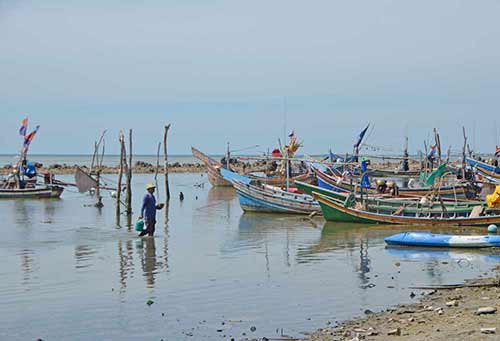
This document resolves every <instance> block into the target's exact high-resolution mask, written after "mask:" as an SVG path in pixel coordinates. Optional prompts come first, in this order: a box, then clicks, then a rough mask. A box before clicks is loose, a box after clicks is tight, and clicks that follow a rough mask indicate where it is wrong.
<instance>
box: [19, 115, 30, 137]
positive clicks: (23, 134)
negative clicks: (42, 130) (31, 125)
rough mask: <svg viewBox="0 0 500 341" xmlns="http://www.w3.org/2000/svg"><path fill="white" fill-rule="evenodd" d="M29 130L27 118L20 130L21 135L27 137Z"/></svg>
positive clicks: (22, 122)
mask: <svg viewBox="0 0 500 341" xmlns="http://www.w3.org/2000/svg"><path fill="white" fill-rule="evenodd" d="M27 130H28V118H27V117H25V118H24V119H23V120H22V121H21V128H19V135H21V136H26V131H27Z"/></svg>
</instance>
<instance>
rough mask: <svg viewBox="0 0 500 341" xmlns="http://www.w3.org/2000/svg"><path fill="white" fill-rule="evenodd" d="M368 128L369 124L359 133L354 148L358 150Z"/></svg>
mask: <svg viewBox="0 0 500 341" xmlns="http://www.w3.org/2000/svg"><path fill="white" fill-rule="evenodd" d="M369 126H370V123H368V125H367V126H366V128H365V129H363V130H362V131H361V133H359V136H358V140H357V141H356V143H355V144H354V148H358V147H359V145H360V144H361V141H363V138H364V137H365V134H366V131H367V130H368V127H369Z"/></svg>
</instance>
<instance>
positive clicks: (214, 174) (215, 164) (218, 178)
mask: <svg viewBox="0 0 500 341" xmlns="http://www.w3.org/2000/svg"><path fill="white" fill-rule="evenodd" d="M191 151H192V153H193V156H194V157H195V158H197V159H198V160H200V161H201V162H203V163H204V164H205V166H206V167H207V174H208V181H209V182H210V184H211V185H212V186H214V187H228V186H233V185H232V183H231V182H230V181H227V180H225V179H224V177H223V176H222V175H221V170H223V169H227V167H224V166H223V165H222V163H220V162H219V161H217V160H214V159H212V158H211V157H209V156H208V155H206V154H204V153H202V152H201V151H199V150H198V149H196V148H194V147H191ZM229 170H230V171H232V170H231V169H229ZM246 176H247V177H248V178H250V179H253V180H256V181H260V182H261V183H265V184H268V185H272V186H282V185H285V184H286V182H287V177H286V176H285V175H276V176H271V177H266V176H259V175H256V174H246ZM310 177H311V171H310V169H309V167H307V168H306V169H305V171H304V173H301V174H297V175H294V176H290V177H289V178H288V182H289V183H290V184H293V183H294V181H307V180H308V179H310Z"/></svg>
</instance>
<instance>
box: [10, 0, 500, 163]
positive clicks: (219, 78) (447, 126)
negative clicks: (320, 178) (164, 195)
mask: <svg viewBox="0 0 500 341" xmlns="http://www.w3.org/2000/svg"><path fill="white" fill-rule="evenodd" d="M499 16H500V2H498V1H490V0H483V1H480V2H474V1H458V0H455V1H448V0H442V1H427V0H423V1H404V0H394V1H389V0H379V1H356V0H353V1H337V0H324V1H322V0H317V1H293V0H288V1H281V0H277V1H260V0H254V1H238V0H231V1H229V0H228V1H226V0H212V1H211V0H205V1H202V0H183V1H169V0H166V1H159V0H158V1H153V0H150V1H148V0H145V1H141V2H140V3H139V2H137V1H128V0H121V1H118V0H116V1H114V0H109V1H95V0H87V1H70V0H65V1H56V0H44V1H30V0H26V1H15V0H0V154H9V153H15V152H16V151H17V150H18V149H19V145H20V144H21V143H22V139H21V137H20V136H19V135H17V131H18V129H19V125H20V122H21V120H22V118H24V117H25V116H28V117H29V119H30V126H31V127H34V126H35V125H37V124H39V125H41V128H40V131H39V134H38V135H37V137H36V139H35V141H34V142H33V144H32V147H31V152H32V153H51V154H81V153H91V152H92V145H93V141H94V140H95V139H96V138H97V136H98V135H99V134H100V132H101V131H102V130H103V129H107V130H108V133H107V146H108V147H107V148H108V149H109V152H110V153H117V152H118V142H117V136H118V131H119V130H120V129H124V130H127V129H129V128H133V129H134V144H135V152H136V153H139V154H154V153H155V152H156V145H157V143H158V141H160V140H161V139H162V134H163V126H164V125H165V124H168V123H171V124H172V128H171V133H170V135H169V141H170V143H169V151H170V152H171V153H172V154H189V153H190V147H191V145H194V146H196V147H198V148H199V149H201V150H203V151H206V152H208V153H219V154H220V153H223V152H224V150H225V148H226V143H227V142H230V143H231V148H232V149H234V150H238V149H243V148H246V147H248V146H253V145H259V147H258V148H257V149H255V150H254V151H255V152H261V151H266V150H267V148H274V147H276V146H277V143H278V142H277V141H278V138H281V139H283V131H284V130H286V131H287V132H289V131H291V130H292V129H294V130H295V132H296V134H297V135H298V137H299V139H300V140H302V141H303V143H304V149H303V151H304V152H306V153H309V154H318V153H326V152H327V151H328V149H329V148H332V149H333V150H335V151H338V152H349V151H352V145H353V142H354V141H355V139H356V136H357V134H359V132H360V131H361V130H362V129H363V128H364V126H366V124H367V123H371V126H372V128H371V129H370V132H369V134H368V139H367V141H366V142H367V144H369V145H372V146H377V147H381V149H382V151H377V153H380V152H386V153H389V152H396V153H397V152H400V151H401V149H402V147H403V144H404V137H405V135H406V134H408V136H409V146H410V152H413V153H416V152H417V151H418V150H419V149H422V148H423V141H424V140H427V139H430V138H431V136H432V129H433V128H434V127H436V128H438V129H439V131H440V135H441V143H442V145H443V149H447V148H448V146H452V149H453V150H454V151H459V150H460V148H461V145H462V143H463V138H462V126H465V127H466V129H467V134H468V136H469V141H470V144H471V146H472V147H473V148H474V149H476V150H480V151H483V152H492V151H494V147H495V144H500V139H499V132H498V130H499V129H498V126H499V125H500V118H498V119H497V117H500V116H499V113H500V103H499V90H500V44H498V37H499V36H500V21H499V20H498V18H499Z"/></svg>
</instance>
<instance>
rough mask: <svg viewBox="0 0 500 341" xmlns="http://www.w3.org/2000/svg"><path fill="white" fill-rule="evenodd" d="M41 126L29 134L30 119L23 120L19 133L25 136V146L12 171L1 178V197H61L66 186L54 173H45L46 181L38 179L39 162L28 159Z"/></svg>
mask: <svg viewBox="0 0 500 341" xmlns="http://www.w3.org/2000/svg"><path fill="white" fill-rule="evenodd" d="M39 127H40V126H37V127H36V128H35V129H34V130H33V131H32V132H30V133H29V134H27V130H28V119H27V118H25V119H24V120H23V121H22V124H21V128H20V129H19V134H20V135H21V136H22V137H23V140H24V142H23V148H22V149H21V153H20V155H19V157H18V159H17V161H16V162H15V164H14V165H13V166H12V171H11V173H10V174H9V175H7V176H6V177H5V179H3V180H0V199H41V198H47V199H50V198H59V197H60V196H61V194H62V193H63V191H64V187H62V186H59V185H58V184H56V183H55V182H54V178H53V176H52V174H50V173H47V174H45V175H44V177H43V178H44V182H43V183H39V182H38V181H37V177H38V174H37V164H35V163H32V162H29V161H28V160H27V154H28V149H29V146H30V144H31V142H32V141H33V139H34V138H35V135H36V133H37V132H38V129H39Z"/></svg>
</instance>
